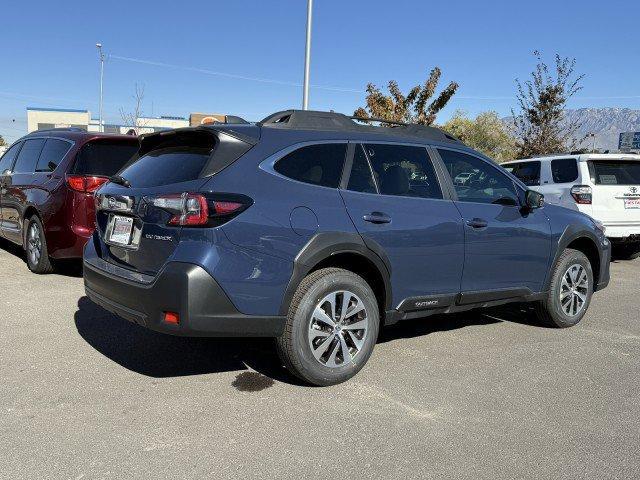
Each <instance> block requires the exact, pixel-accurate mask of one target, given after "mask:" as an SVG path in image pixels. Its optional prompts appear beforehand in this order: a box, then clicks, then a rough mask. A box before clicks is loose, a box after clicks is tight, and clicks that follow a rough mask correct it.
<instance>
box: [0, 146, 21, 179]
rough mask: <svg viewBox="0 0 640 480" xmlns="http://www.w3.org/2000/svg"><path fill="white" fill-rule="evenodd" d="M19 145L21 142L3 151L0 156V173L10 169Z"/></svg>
mask: <svg viewBox="0 0 640 480" xmlns="http://www.w3.org/2000/svg"><path fill="white" fill-rule="evenodd" d="M20 145H22V144H21V143H16V144H15V145H14V146H12V147H11V148H10V149H9V150H7V151H6V152H4V155H3V156H2V158H0V175H1V174H2V172H4V171H5V170H11V166H12V165H13V161H14V160H15V158H16V155H17V154H18V150H20Z"/></svg>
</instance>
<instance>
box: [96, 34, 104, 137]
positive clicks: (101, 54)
mask: <svg viewBox="0 0 640 480" xmlns="http://www.w3.org/2000/svg"><path fill="white" fill-rule="evenodd" d="M96 47H97V48H98V55H99V56H100V120H99V121H100V126H99V127H98V131H100V132H104V125H103V123H102V79H103V78H104V53H103V52H102V44H101V43H96Z"/></svg>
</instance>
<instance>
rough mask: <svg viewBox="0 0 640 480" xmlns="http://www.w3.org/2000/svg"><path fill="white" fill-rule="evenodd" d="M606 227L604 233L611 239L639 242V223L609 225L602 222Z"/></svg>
mask: <svg viewBox="0 0 640 480" xmlns="http://www.w3.org/2000/svg"><path fill="white" fill-rule="evenodd" d="M604 226H605V227H606V235H607V237H608V238H610V239H611V240H612V241H614V242H617V241H623V242H628V241H630V242H633V241H635V242H639V241H640V224H637V223H636V224H628V225H620V224H617V225H611V224H607V223H604Z"/></svg>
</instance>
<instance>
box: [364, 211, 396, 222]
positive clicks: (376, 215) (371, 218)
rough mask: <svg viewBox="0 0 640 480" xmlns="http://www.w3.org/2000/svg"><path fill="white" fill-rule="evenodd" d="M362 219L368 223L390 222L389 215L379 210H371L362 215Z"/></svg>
mask: <svg viewBox="0 0 640 480" xmlns="http://www.w3.org/2000/svg"><path fill="white" fill-rule="evenodd" d="M362 219H363V220H364V221H365V222H369V223H391V217H390V216H389V215H386V214H384V213H381V212H371V213H369V214H367V215H365V216H363V217H362Z"/></svg>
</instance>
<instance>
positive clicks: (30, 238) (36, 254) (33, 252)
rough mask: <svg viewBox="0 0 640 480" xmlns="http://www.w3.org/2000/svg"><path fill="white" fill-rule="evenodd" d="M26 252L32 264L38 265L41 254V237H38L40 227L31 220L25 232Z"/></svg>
mask: <svg viewBox="0 0 640 480" xmlns="http://www.w3.org/2000/svg"><path fill="white" fill-rule="evenodd" d="M27 254H28V255H29V260H30V261H31V264H32V265H38V262H39V261H40V257H41V256H42V239H41V238H40V229H39V228H38V225H37V224H36V223H35V222H33V223H32V224H31V226H30V227H29V232H28V234H27Z"/></svg>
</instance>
